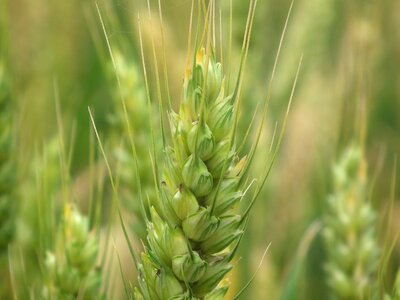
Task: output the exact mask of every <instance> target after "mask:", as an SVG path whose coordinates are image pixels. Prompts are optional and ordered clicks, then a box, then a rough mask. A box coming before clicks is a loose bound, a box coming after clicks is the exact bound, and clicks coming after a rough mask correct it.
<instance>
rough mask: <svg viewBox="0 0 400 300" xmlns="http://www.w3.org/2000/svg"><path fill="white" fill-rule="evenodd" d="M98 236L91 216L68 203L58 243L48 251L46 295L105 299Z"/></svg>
mask: <svg viewBox="0 0 400 300" xmlns="http://www.w3.org/2000/svg"><path fill="white" fill-rule="evenodd" d="M98 251H99V246H98V239H97V237H96V236H95V235H94V233H93V232H90V231H89V221H88V218H87V217H85V216H84V215H82V214H81V213H79V212H78V210H77V209H76V208H75V207H74V206H73V205H71V204H65V207H64V217H63V220H62V224H61V226H60V228H59V230H58V232H57V236H56V247H55V249H53V250H49V251H47V252H46V257H45V261H44V275H45V282H46V284H45V286H44V287H43V290H42V296H43V298H44V299H87V300H90V299H93V300H94V299H103V297H102V296H101V294H100V287H101V272H100V269H98V268H96V259H97V254H98Z"/></svg>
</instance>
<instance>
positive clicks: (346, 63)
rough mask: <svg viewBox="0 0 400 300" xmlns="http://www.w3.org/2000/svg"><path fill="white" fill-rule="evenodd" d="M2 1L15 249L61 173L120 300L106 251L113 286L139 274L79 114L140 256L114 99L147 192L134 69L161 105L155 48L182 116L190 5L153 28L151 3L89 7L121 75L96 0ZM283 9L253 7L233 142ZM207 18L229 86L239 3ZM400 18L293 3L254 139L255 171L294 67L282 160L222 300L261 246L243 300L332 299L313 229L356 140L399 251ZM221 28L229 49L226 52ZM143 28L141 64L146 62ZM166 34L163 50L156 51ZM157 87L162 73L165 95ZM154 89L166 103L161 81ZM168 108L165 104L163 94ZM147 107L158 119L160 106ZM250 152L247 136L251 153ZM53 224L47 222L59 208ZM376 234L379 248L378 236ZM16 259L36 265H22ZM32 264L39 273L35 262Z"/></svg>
mask: <svg viewBox="0 0 400 300" xmlns="http://www.w3.org/2000/svg"><path fill="white" fill-rule="evenodd" d="M0 1H1V5H0V11H1V13H0V14H1V26H2V27H1V31H0V32H1V39H0V42H1V50H2V52H1V57H0V59H1V67H2V69H1V72H2V73H1V75H2V76H4V77H5V78H6V79H7V82H9V99H10V102H11V106H12V113H10V114H12V116H13V122H14V127H13V136H14V137H15V141H14V143H15V145H16V146H15V152H14V156H15V161H16V165H17V167H16V168H15V173H17V177H18V182H19V184H18V193H17V194H18V197H16V199H17V200H16V201H17V202H18V205H17V206H18V209H17V211H18V213H17V214H18V221H17V225H16V226H17V229H16V236H15V239H16V240H17V241H23V242H21V243H22V244H23V245H28V244H29V243H35V241H30V240H32V239H34V237H35V236H36V233H35V228H36V227H35V226H33V225H31V224H35V221H34V220H32V219H35V217H32V216H29V215H30V214H32V211H35V209H34V206H35V203H36V202H35V201H37V200H34V199H38V198H42V199H43V194H45V195H46V196H45V197H48V199H49V201H53V202H54V203H57V201H58V200H57V199H58V198H60V197H58V196H59V195H60V190H61V189H62V186H63V179H62V178H63V174H65V173H68V176H67V177H68V178H69V179H68V182H69V184H68V187H69V188H70V189H71V191H72V192H71V194H72V197H73V199H74V201H75V202H76V203H77V205H78V206H79V208H80V209H81V211H82V212H83V213H85V214H88V215H89V216H90V220H91V224H92V226H93V227H98V228H100V229H99V236H100V240H103V241H104V240H107V239H106V238H104V237H103V236H106V235H111V236H112V242H110V243H107V242H104V243H103V244H102V249H103V250H102V251H103V252H104V253H108V254H107V255H104V256H109V258H105V261H106V264H107V265H108V266H109V268H110V270H112V271H110V272H111V274H114V275H115V276H112V275H110V276H109V280H110V281H113V282H112V283H108V284H110V285H112V286H113V288H112V289H110V290H112V292H109V295H108V296H109V298H110V299H120V298H121V299H123V298H124V293H123V286H122V280H120V277H121V275H120V271H119V267H118V262H117V259H116V258H115V257H116V252H118V254H119V256H120V258H121V260H123V264H122V265H123V273H124V274H125V276H126V277H127V278H131V280H133V281H134V280H135V275H134V267H133V264H132V261H131V258H130V255H129V251H128V249H127V246H126V242H125V240H124V237H123V233H122V229H121V226H120V224H119V223H118V222H116V221H115V220H114V217H113V215H114V213H113V203H114V202H113V201H112V197H113V196H112V194H113V193H112V191H111V187H110V186H109V180H108V175H107V172H106V169H105V166H104V160H103V158H102V155H101V153H100V151H99V147H98V143H97V141H96V138H95V136H94V132H93V126H92V124H91V122H90V118H89V113H88V107H90V108H91V111H92V113H93V118H94V121H95V123H96V127H97V130H98V132H99V135H100V138H101V140H102V142H103V144H104V147H105V149H106V153H107V155H109V156H110V157H111V161H112V164H111V165H112V169H113V172H114V175H115V176H116V177H118V178H119V179H120V189H121V199H122V203H123V211H124V215H125V219H126V220H127V222H128V223H129V226H130V233H131V235H132V240H133V241H134V244H135V245H136V246H135V247H136V248H140V245H141V243H140V238H143V235H144V229H143V227H141V225H140V224H141V223H140V220H138V218H139V217H138V214H137V211H138V205H137V204H135V191H136V189H137V186H135V183H134V182H135V179H134V175H132V174H133V173H132V172H133V171H132V170H130V169H129V166H132V159H131V158H130V157H129V153H130V150H126V148H127V147H125V146H124V145H125V144H126V132H125V131H124V129H123V128H124V127H123V125H121V124H123V114H122V107H121V102H120V97H121V94H122V96H123V97H124V98H126V99H128V100H129V101H128V113H129V118H130V122H131V123H132V124H133V125H132V126H133V131H134V136H135V142H137V143H138V144H139V146H138V153H139V156H140V157H143V166H141V172H140V173H141V174H142V176H143V179H142V183H143V185H144V187H145V188H146V187H147V186H150V185H151V184H152V182H151V181H152V179H151V178H152V174H151V172H150V170H151V168H148V166H151V165H150V162H148V158H144V157H148V149H149V143H150V141H149V140H148V136H149V129H148V121H149V120H148V119H149V118H148V116H149V115H148V111H147V104H146V101H147V100H146V88H145V82H144V79H143V66H142V61H144V62H145V65H146V68H147V73H148V79H149V92H150V94H151V95H152V96H154V97H153V99H156V97H155V96H156V95H157V84H156V68H155V66H156V65H155V63H154V58H153V52H152V51H153V49H152V41H153V39H154V42H155V55H156V57H157V58H158V64H159V69H160V70H163V68H164V59H165V65H166V68H167V70H168V88H169V91H170V93H171V101H172V103H173V107H174V108H177V107H178V105H179V101H180V96H181V87H182V80H183V72H184V68H185V62H186V50H187V43H188V42H187V40H188V31H189V29H188V28H189V20H190V10H191V1H190V0H169V1H161V2H162V6H163V7H162V13H163V15H162V16H163V18H162V20H161V19H160V17H159V10H158V2H157V1H154V0H151V1H150V6H151V10H152V20H151V22H150V20H149V13H148V8H147V4H146V2H145V1H142V0H135V1H127V0H115V1H114V0H99V1H97V5H98V10H99V12H100V14H101V17H102V20H103V22H104V26H105V29H106V31H107V36H108V40H109V43H110V45H111V48H112V51H113V54H114V57H115V64H116V65H115V66H113V63H112V61H111V58H110V55H109V52H108V46H107V41H106V38H105V35H104V33H103V29H102V24H101V22H100V18H99V14H98V11H97V8H96V2H93V1H78V0H70V1H46V0H35V1H31V0H13V1H8V0H0ZM230 2H231V5H232V6H230ZM290 5H291V1H288V0H281V1H279V2H277V1H270V0H262V1H261V0H260V1H258V6H257V11H256V14H255V20H254V25H253V31H252V39H251V43H250V49H249V55H248V61H247V65H246V69H245V77H244V84H243V91H242V110H243V113H242V115H241V120H240V122H241V131H240V133H239V134H241V135H242V136H243V134H244V133H245V130H246V128H247V125H246V124H248V123H249V122H250V121H251V116H252V112H253V111H254V110H255V108H256V106H257V103H262V101H264V99H265V97H266V95H267V92H268V82H269V80H270V77H271V73H272V69H273V64H274V60H275V56H276V53H277V50H278V47H279V42H280V39H281V36H282V32H283V28H284V25H285V19H286V17H287V15H288V12H289V8H290ZM217 7H218V9H217V16H216V20H217V22H216V23H217V26H220V24H222V28H221V32H223V34H222V39H223V42H222V44H223V45H224V47H223V48H222V52H223V53H224V56H225V57H227V56H228V55H230V56H231V58H232V59H231V61H232V62H234V63H231V64H230V65H229V66H225V69H226V70H231V73H232V78H231V80H232V82H233V81H234V79H235V78H234V77H235V74H236V73H237V65H238V63H235V62H238V61H239V57H240V51H241V47H242V41H243V35H244V30H245V25H246V18H247V13H248V8H249V1H248V0H240V1H239V0H232V1H217ZM399 11H400V1H395V0H379V1H378V0H363V1H361V0H353V1H345V0H296V1H295V2H294V5H293V8H292V11H291V15H290V19H289V22H288V25H287V30H286V35H285V37H284V40H283V44H282V49H281V53H280V58H279V61H278V64H277V69H276V74H275V78H274V81H273V84H272V89H271V95H272V98H271V104H270V109H269V113H268V121H267V125H266V126H267V129H266V131H267V132H269V134H268V135H266V136H265V137H263V138H262V141H261V145H260V149H262V150H261V151H260V157H259V159H260V160H262V159H263V152H264V157H265V153H267V152H268V149H269V145H270V142H271V136H272V132H273V130H274V126H275V123H276V122H281V121H282V119H283V117H284V114H285V112H286V108H287V105H288V101H289V96H290V93H291V90H292V86H293V81H294V77H295V74H296V70H297V67H298V64H299V60H300V58H301V57H303V62H302V67H301V71H300V75H299V79H298V84H297V88H296V92H295V95H294V99H293V103H292V107H291V111H290V114H289V118H288V123H287V127H286V131H285V135H284V138H283V142H282V145H281V149H280V151H279V154H278V157H277V161H276V163H275V165H274V167H273V170H272V172H271V175H270V177H269V178H268V181H267V184H266V187H265V189H264V191H263V193H262V195H261V197H260V199H259V200H258V202H257V203H256V205H255V207H254V210H253V212H252V217H251V222H250V225H249V229H248V232H247V234H246V236H245V238H244V240H243V243H242V246H241V248H240V257H241V258H240V259H238V261H237V268H236V269H235V270H234V271H233V272H232V274H230V280H231V281H232V289H231V294H230V297H232V296H233V295H234V294H235V293H236V292H237V291H238V290H240V289H241V287H243V286H244V285H245V284H246V283H247V281H248V280H249V278H251V276H252V275H253V273H254V272H255V271H256V269H257V267H258V265H259V264H260V261H261V257H262V254H263V252H264V250H265V248H266V247H267V246H268V244H269V243H271V245H270V247H269V251H268V254H267V256H266V258H265V259H264V261H263V262H262V265H261V268H260V270H259V271H258V272H257V274H256V277H255V280H254V282H253V283H252V285H251V288H249V289H248V290H247V291H246V292H245V293H244V294H243V296H242V299H325V298H326V295H327V293H328V292H327V286H326V284H325V278H324V257H325V251H324V247H323V242H322V239H321V237H320V234H319V233H318V226H319V225H318V224H319V222H321V216H322V215H323V213H324V210H325V209H326V198H327V196H328V195H329V194H330V193H331V192H332V183H331V182H332V175H331V168H332V165H333V163H334V162H335V161H336V159H337V158H338V156H339V155H340V153H341V152H342V150H343V149H344V148H345V147H346V145H348V144H349V143H351V142H352V141H353V140H354V139H356V140H358V139H359V138H360V134H361V135H363V133H365V139H363V141H365V149H366V156H367V161H368V177H369V179H370V183H371V184H370V195H371V201H372V205H373V207H374V209H375V210H376V211H377V213H378V215H379V220H378V222H377V228H378V229H377V230H378V232H379V233H381V232H382V233H383V232H385V234H386V231H385V229H386V228H391V230H389V232H390V233H392V234H391V235H390V236H389V238H390V239H391V240H395V239H396V234H397V232H398V228H399V225H400V224H399V221H398V220H399V218H396V217H395V218H392V223H390V224H387V219H388V218H387V214H388V206H389V203H390V199H391V186H392V184H391V182H392V179H393V172H394V170H396V169H397V172H399V171H400V168H399V166H398V164H397V165H396V164H395V157H396V155H397V154H398V153H399V149H400V148H399V147H400V72H399V70H400V29H399V28H400V18H399V16H398V12H399ZM230 15H232V42H231V47H229V43H228V40H229V35H230V33H229V32H230V29H229V25H230ZM139 20H140V21H139ZM139 22H140V26H141V32H142V42H143V53H144V58H142V56H141V50H140V42H139ZM160 26H162V28H163V32H164V38H161V33H160ZM163 48H165V51H162V49H163ZM116 72H117V73H118V74H119V77H120V84H121V90H119V88H118V82H117V80H116V76H115V73H116ZM161 73H163V72H161ZM165 80H166V78H165V76H162V78H161V82H164V81H165ZM161 89H162V91H161V92H162V94H163V95H165V94H166V89H167V88H166V86H165V85H164V84H162V86H161ZM162 100H163V101H167V99H166V97H164V98H163V99H162ZM153 104H154V107H156V106H157V103H156V102H155V103H153ZM57 107H58V108H57ZM0 113H1V112H0ZM157 122H158V121H157V120H154V123H155V124H156V123H157ZM60 128H61V129H62V131H61V132H62V137H61V138H62V140H63V141H64V144H65V145H64V146H65V149H67V150H65V149H64V151H65V152H66V155H65V156H66V157H67V159H66V160H67V161H68V163H67V169H68V171H66V170H65V169H63V170H61V171H60V170H58V169H59V168H60V164H59V159H58V157H59V156H60V153H61V154H62V152H63V151H61V152H60V149H58V148H59V145H58V143H57V139H59V138H60ZM363 128H364V129H363ZM254 135H255V134H254ZM363 136H364V135H363ZM251 143H252V140H251V139H250V141H249V144H248V145H247V147H250V146H251ZM156 146H157V148H158V149H159V146H158V145H156ZM64 154H65V153H64ZM146 164H147V165H146ZM257 165H260V164H255V167H254V170H253V172H254V174H259V173H260V172H262V169H260V170H259V169H257ZM261 165H262V164H261ZM146 166H147V167H146ZM53 167H54V169H55V170H53V169H52V168H53ZM260 168H262V167H260ZM146 172H147V173H146ZM38 182H40V183H43V182H44V183H43V184H39V185H40V186H41V189H40V191H38ZM149 189H150V188H149ZM394 195H395V198H396V200H395V202H394V206H393V208H392V210H391V213H392V214H393V215H394V216H397V217H398V216H400V215H399V213H400V203H399V201H398V197H399V195H400V187H399V184H398V185H397V187H396V190H395V193H394ZM94 202H95V203H97V204H93V203H94ZM54 205H55V206H57V204H54ZM93 207H94V208H93ZM55 211H56V214H57V208H55ZM114 211H115V210H114ZM41 213H45V212H41ZM36 218H37V217H36ZM29 220H31V221H29ZM30 222H33V223H30ZM99 224H100V225H99ZM101 224H103V225H101ZM104 224H108V225H107V226H106V225H104ZM378 236H379V237H380V239H381V240H380V242H381V243H382V244H383V243H384V240H383V239H384V238H385V236H386V235H383V234H378ZM386 238H387V237H386ZM112 244H114V245H115V248H116V249H118V250H114V248H113V245H112ZM17 248H18V249H20V248H19V247H17ZM106 249H108V250H106ZM304 249H305V250H304ZM31 251H33V250H31ZM17 252H18V253H19V252H20V251H19V250H18V251H17ZM22 252H23V251H22ZM28 252H29V251H28ZM34 252H35V251H33V253H34ZM399 253H400V245H399V244H398V245H397V246H396V247H395V250H394V252H393V255H392V258H391V263H390V265H389V269H388V274H389V275H388V276H387V277H388V279H387V280H388V282H389V283H388V284H390V282H392V281H393V278H394V275H395V272H396V270H397V266H398V262H399V260H400V255H399ZM18 255H19V254H18ZM31 256H32V257H35V254H32V255H31ZM25 257H26V260H29V259H30V258H29V257H30V256H29V254H25ZM111 257H114V258H111ZM32 259H34V258H32ZM32 265H33V266H32V270H35V267H34V265H35V263H32ZM15 268H16V269H18V267H17V266H16V267H15ZM36 270H37V269H36ZM27 272H28V271H27ZM32 272H34V271H32ZM4 276H6V275H4ZM4 299H7V298H4ZM22 299H23V297H22ZM229 299H230V298H229Z"/></svg>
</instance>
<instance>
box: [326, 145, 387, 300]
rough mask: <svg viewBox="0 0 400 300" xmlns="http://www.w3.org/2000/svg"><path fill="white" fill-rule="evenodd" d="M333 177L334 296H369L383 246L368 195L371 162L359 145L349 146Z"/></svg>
mask: <svg viewBox="0 0 400 300" xmlns="http://www.w3.org/2000/svg"><path fill="white" fill-rule="evenodd" d="M333 177H334V193H333V195H331V196H330V197H329V198H328V209H329V211H328V212H327V214H326V218H325V228H324V238H325V243H326V250H327V255H328V263H327V266H326V271H327V276H328V284H329V286H330V288H331V292H332V294H333V295H334V297H333V298H334V299H369V297H370V295H371V294H370V293H371V291H373V290H374V289H373V284H374V282H375V280H374V275H375V274H376V271H377V265H378V253H379V248H378V246H377V239H376V232H375V221H376V214H375V212H374V211H373V209H372V207H371V204H370V203H369V202H368V196H367V163H366V161H365V159H364V156H363V152H362V149H361V148H360V147H359V146H357V145H351V146H350V147H349V148H347V149H346V151H345V152H344V153H343V155H342V157H341V158H340V159H339V161H338V162H337V164H336V165H335V166H334V168H333Z"/></svg>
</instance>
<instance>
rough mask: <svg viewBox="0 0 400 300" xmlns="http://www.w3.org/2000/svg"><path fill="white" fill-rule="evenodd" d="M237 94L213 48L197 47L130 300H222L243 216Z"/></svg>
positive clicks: (171, 115) (173, 125)
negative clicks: (236, 131) (235, 132)
mask: <svg viewBox="0 0 400 300" xmlns="http://www.w3.org/2000/svg"><path fill="white" fill-rule="evenodd" d="M237 101H238V98H237V93H233V94H230V93H229V92H228V91H227V87H226V83H225V80H224V74H223V70H222V65H221V64H220V63H219V62H217V61H216V56H215V54H214V49H213V47H212V46H211V45H210V46H209V47H206V48H202V47H199V48H197V49H196V51H195V56H194V59H193V61H192V65H191V66H188V68H187V71H186V73H185V77H184V84H183V98H182V101H181V104H180V109H179V113H176V112H174V111H172V110H171V112H170V113H169V123H170V127H171V133H172V144H171V145H170V146H167V147H166V149H165V156H166V158H165V166H164V168H163V171H162V178H161V179H160V180H161V184H160V186H159V198H158V201H157V202H156V203H154V206H152V207H151V208H150V217H149V219H148V221H147V240H148V247H146V248H145V251H144V252H143V253H142V254H141V262H140V264H139V266H138V269H139V279H138V281H139V289H135V292H134V294H135V295H134V296H135V298H136V299H223V297H224V295H225V294H226V292H227V290H228V287H229V284H228V282H227V281H226V280H223V278H224V276H225V275H226V274H227V273H228V272H229V271H230V270H231V269H232V267H233V265H232V264H231V260H232V258H233V257H234V254H235V251H236V249H237V246H238V243H239V241H240V238H241V236H242V234H243V232H244V229H245V223H246V222H244V221H245V220H246V217H247V215H246V214H240V213H239V211H238V209H237V204H238V203H239V202H240V200H241V199H242V197H243V190H242V186H243V182H242V179H243V177H242V175H243V174H244V173H245V172H244V169H245V166H246V157H244V158H242V159H241V158H240V157H239V156H238V153H237V151H236V146H235V142H234V138H233V134H232V133H233V130H234V128H235V121H236V120H235V116H236V112H237V106H236V104H237Z"/></svg>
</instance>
